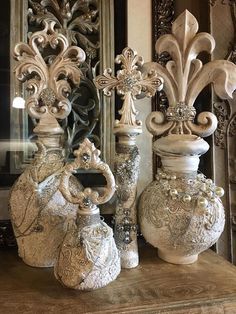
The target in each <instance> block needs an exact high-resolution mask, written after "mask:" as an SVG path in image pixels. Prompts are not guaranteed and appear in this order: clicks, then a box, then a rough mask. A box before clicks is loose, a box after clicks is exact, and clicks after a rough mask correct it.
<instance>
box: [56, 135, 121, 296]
mask: <svg viewBox="0 0 236 314" xmlns="http://www.w3.org/2000/svg"><path fill="white" fill-rule="evenodd" d="M74 154H75V156H76V159H75V160H74V162H72V163H70V164H67V165H66V166H65V168H64V171H63V175H62V177H61V184H60V190H61V192H62V194H63V195H64V197H65V198H66V199H67V201H68V202H71V203H73V204H77V205H78V210H77V220H76V224H75V226H74V228H72V229H71V230H70V231H69V232H68V233H67V235H66V236H65V238H64V240H63V242H62V245H61V247H60V251H59V256H58V259H57V262H56V265H55V269H54V273H55V276H56V278H57V279H58V280H59V281H60V282H61V283H62V284H63V285H65V286H66V287H69V288H73V289H78V290H93V289H97V288H101V287H104V286H105V285H107V284H108V283H110V282H111V281H113V280H115V279H116V277H117V276H118V275H119V273H120V257H119V254H118V250H117V248H116V245H115V241H114V239H113V231H112V229H111V228H110V227H109V226H108V225H107V224H106V223H105V222H104V221H103V220H102V219H101V218H100V215H99V209H98V207H97V205H98V204H102V203H105V202H107V201H108V200H109V199H110V198H111V197H112V195H113V194H114V191H115V180H114V177H113V175H112V172H111V170H110V168H109V167H108V165H107V164H105V163H104V162H102V161H101V159H100V158H99V155H100V151H99V150H97V149H96V148H95V146H94V144H92V143H91V142H90V141H89V140H88V139H85V140H84V142H83V143H82V144H81V145H80V148H79V149H78V150H76V151H75V152H74ZM77 169H83V170H85V171H88V170H90V169H91V170H98V171H100V172H101V173H102V174H103V175H104V176H105V178H106V181H107V186H106V187H104V188H103V189H102V192H101V194H99V193H98V192H97V191H93V190H92V189H91V188H85V189H84V190H83V191H77V192H76V193H74V192H72V191H71V190H70V187H69V180H70V178H71V176H72V173H73V172H74V171H76V170H77Z"/></svg>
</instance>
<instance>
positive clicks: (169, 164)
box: [161, 156, 200, 173]
mask: <svg viewBox="0 0 236 314" xmlns="http://www.w3.org/2000/svg"><path fill="white" fill-rule="evenodd" d="M199 161H200V160H199V157H198V156H162V158H161V162H162V166H163V170H164V171H166V172H173V173H192V172H197V170H198V166H199Z"/></svg>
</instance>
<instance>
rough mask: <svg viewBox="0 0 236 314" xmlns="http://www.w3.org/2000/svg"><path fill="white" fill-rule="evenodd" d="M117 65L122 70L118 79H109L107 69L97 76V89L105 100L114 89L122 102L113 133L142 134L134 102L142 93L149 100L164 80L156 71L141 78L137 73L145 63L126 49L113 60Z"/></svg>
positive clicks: (110, 75) (110, 73)
mask: <svg viewBox="0 0 236 314" xmlns="http://www.w3.org/2000/svg"><path fill="white" fill-rule="evenodd" d="M115 62H116V63H117V64H121V70H118V71H117V76H116V77H115V76H113V75H112V70H111V69H110V68H108V69H105V71H104V73H103V75H99V76H97V78H96V80H95V84H96V87H97V88H98V89H102V90H103V92H104V94H105V95H106V96H111V91H112V90H114V89H116V91H117V94H119V95H121V98H122V99H123V101H124V102H123V106H122V108H121V109H120V110H119V113H120V115H121V117H120V120H116V121H115V125H114V133H115V134H116V133H125V132H127V133H132V132H133V133H137V134H139V133H141V132H142V123H141V121H140V120H136V116H137V114H138V112H137V110H136V108H135V106H134V100H135V99H136V97H137V96H138V95H140V94H141V93H142V94H143V95H144V96H146V97H152V96H154V95H155V93H156V91H157V90H161V89H162V86H163V80H162V78H161V77H159V76H158V74H157V72H156V71H155V70H151V71H149V72H148V73H145V74H142V73H141V71H140V70H139V67H141V66H142V65H143V63H144V61H143V58H142V57H140V56H138V55H137V52H136V51H135V50H133V49H131V48H129V47H127V48H125V49H124V50H123V51H122V54H120V55H118V56H117V57H116V59H115Z"/></svg>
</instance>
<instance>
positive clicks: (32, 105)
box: [10, 20, 85, 267]
mask: <svg viewBox="0 0 236 314" xmlns="http://www.w3.org/2000/svg"><path fill="white" fill-rule="evenodd" d="M54 26H55V22H54V21H49V20H45V21H44V29H43V30H42V31H39V32H35V33H33V34H32V35H31V36H30V38H29V44H25V43H19V44H17V45H16V47H15V50H14V57H15V59H16V60H17V61H18V63H17V66H16V68H15V73H16V77H17V78H18V79H19V80H20V81H21V82H25V83H26V89H27V90H28V91H29V93H28V96H27V99H26V109H27V112H28V114H29V115H30V116H31V117H32V118H33V119H35V121H37V122H38V123H37V125H36V127H35V128H34V130H33V131H34V133H35V134H36V136H37V138H38V142H37V146H38V151H37V152H36V155H35V158H34V160H33V162H32V164H31V165H29V166H28V167H27V168H26V169H25V171H24V172H23V173H22V174H21V175H20V177H19V178H18V180H17V181H16V182H15V184H14V186H13V187H12V190H11V196H10V215H11V221H12V225H13V229H14V233H15V236H16V240H17V244H18V250H19V255H20V257H21V258H22V259H23V261H24V262H25V263H26V264H28V265H30V266H35V267H50V266H54V263H55V260H56V257H57V254H58V250H59V246H60V244H61V242H62V240H63V238H64V236H65V233H66V232H67V229H68V227H69V226H70V224H71V223H72V224H73V221H75V219H76V211H77V207H76V206H75V205H74V204H71V203H69V202H68V201H67V200H66V199H65V198H64V197H63V196H62V194H61V192H60V191H59V184H60V177H61V171H62V168H63V166H64V163H65V161H64V155H63V148H62V144H61V137H62V135H63V133H64V131H63V129H62V128H61V127H60V125H59V123H58V122H57V119H60V120H62V119H64V118H66V117H67V116H68V114H69V113H70V111H71V103H70V101H69V99H68V96H69V94H70V92H71V88H72V86H74V85H79V83H80V75H81V71H80V69H79V67H78V66H79V65H80V63H81V62H83V61H84V60H85V53H84V51H83V50H82V49H80V48H79V47H74V46H69V43H68V40H67V39H66V37H65V36H64V35H62V34H60V33H58V32H57V31H56V30H54ZM48 47H50V48H51V49H49V51H50V58H47V57H46V56H45V51H44V49H47V48H48ZM53 49H55V50H54V51H55V55H52V53H53V52H52V51H53ZM68 78H69V80H67V79H68ZM70 188H71V190H73V191H77V190H78V189H81V185H80V184H79V183H78V182H77V180H75V179H74V180H72V181H71V182H70Z"/></svg>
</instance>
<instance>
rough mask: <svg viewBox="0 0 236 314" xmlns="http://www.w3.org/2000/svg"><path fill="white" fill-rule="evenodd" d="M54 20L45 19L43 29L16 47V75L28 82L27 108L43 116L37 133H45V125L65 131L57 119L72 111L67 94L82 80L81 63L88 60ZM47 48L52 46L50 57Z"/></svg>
mask: <svg viewBox="0 0 236 314" xmlns="http://www.w3.org/2000/svg"><path fill="white" fill-rule="evenodd" d="M55 24H56V22H55V21H44V29H43V30H42V31H39V32H35V33H33V34H32V35H31V37H30V39H29V44H26V43H18V44H17V45H16V46H15V49H14V58H15V59H16V60H17V61H18V64H17V66H16V68H15V74H16V77H17V78H18V80H20V81H21V82H26V89H27V90H28V91H29V95H28V97H27V99H26V109H27V111H28V113H29V115H30V116H31V117H33V118H35V119H39V120H40V122H39V124H38V125H37V126H36V128H35V130H34V132H35V133H41V132H42V133H45V130H46V129H47V131H49V132H51V133H52V132H54V133H63V130H62V129H61V128H60V126H59V125H58V123H57V121H56V119H64V118H65V117H67V116H68V115H69V113H70V111H71V104H70V100H69V99H68V96H69V94H70V93H71V88H72V86H75V85H79V83H80V77H81V75H82V73H81V71H80V69H79V65H80V63H82V62H83V61H84V60H85V53H84V51H83V50H82V49H81V48H79V47H76V46H70V45H69V42H68V40H67V38H66V37H65V36H64V35H62V34H61V33H59V32H57V31H55ZM45 48H49V49H51V50H52V54H51V55H50V56H47V58H45V56H44V50H45ZM45 128H46V129H45Z"/></svg>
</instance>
